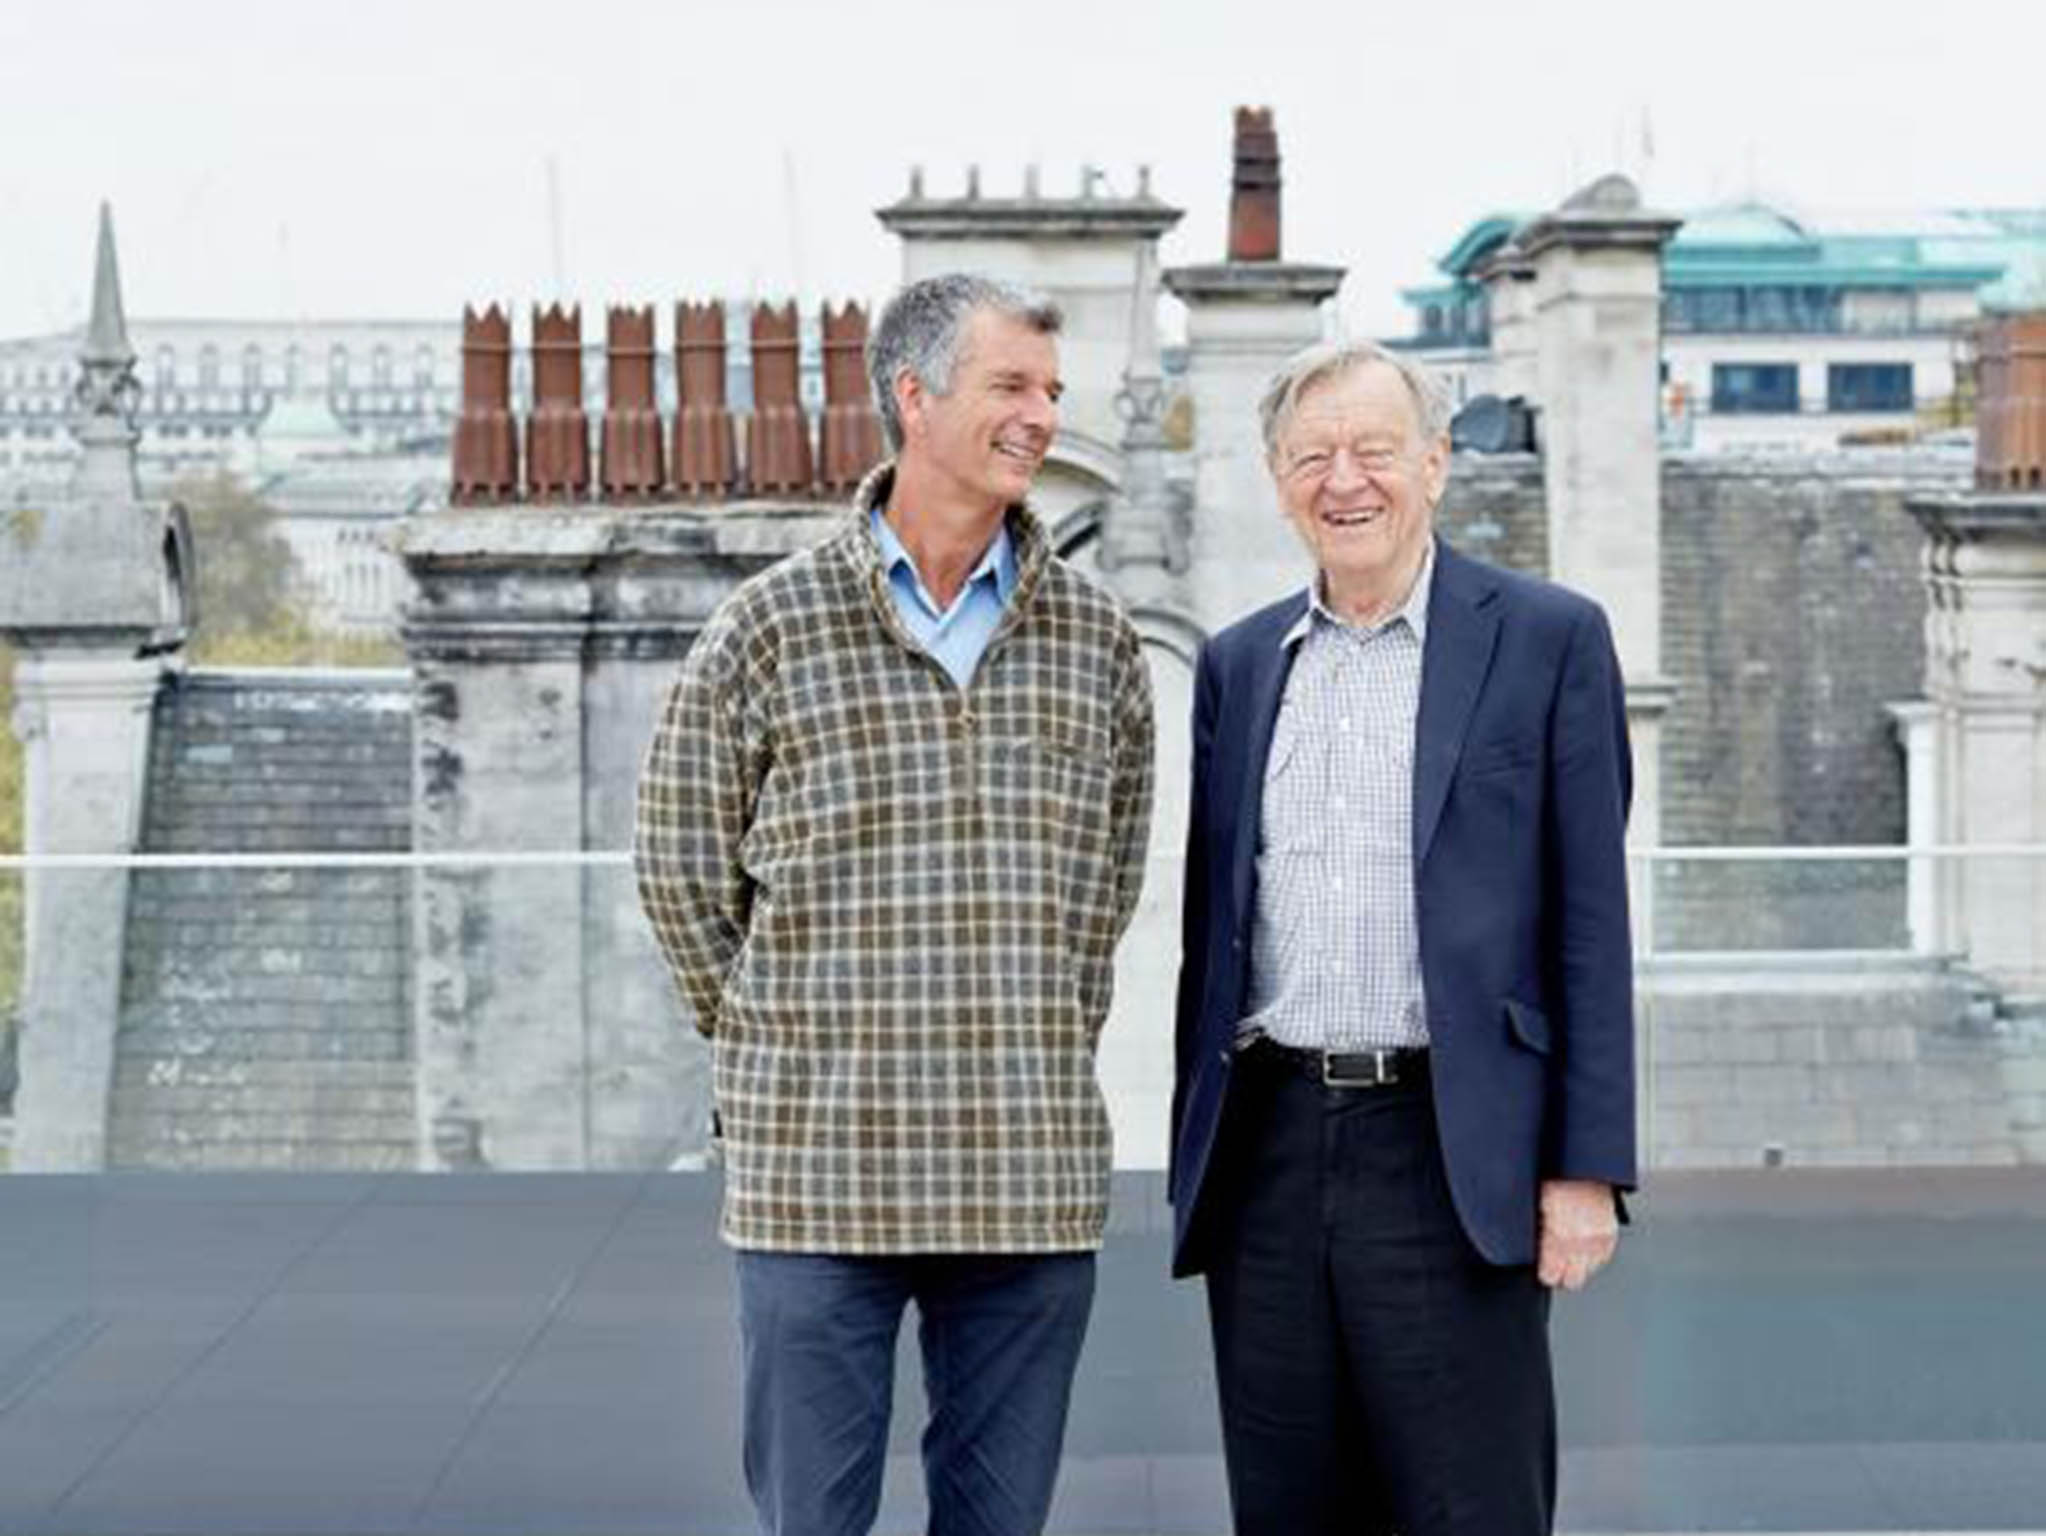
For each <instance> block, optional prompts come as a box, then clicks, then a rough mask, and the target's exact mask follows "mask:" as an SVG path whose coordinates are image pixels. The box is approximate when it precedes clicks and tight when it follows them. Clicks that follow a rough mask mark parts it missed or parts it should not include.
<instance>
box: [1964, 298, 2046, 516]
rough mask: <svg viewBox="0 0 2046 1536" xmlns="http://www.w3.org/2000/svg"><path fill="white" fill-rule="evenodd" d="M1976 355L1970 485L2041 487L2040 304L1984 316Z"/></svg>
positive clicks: (2043, 325)
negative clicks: (1977, 390)
mask: <svg viewBox="0 0 2046 1536" xmlns="http://www.w3.org/2000/svg"><path fill="white" fill-rule="evenodd" d="M1978 356H1979V359H1980V362H1979V368H1980V372H1979V374H1978V378H1979V381H1980V393H1979V394H1978V396H1977V398H1976V404H1975V430H1976V436H1975V484H1976V486H1977V487H1978V488H1979V489H1981V490H1985V491H2039V490H2046V310H2036V309H2035V310H2029V311H2025V312H2022V313H2015V314H2005V315H1998V316H1996V317H1995V318H1994V319H1992V320H1990V321H1989V322H1988V323H1987V324H1986V325H1984V327H1983V329H1982V340H1981V347H1980V351H1979V354H1978Z"/></svg>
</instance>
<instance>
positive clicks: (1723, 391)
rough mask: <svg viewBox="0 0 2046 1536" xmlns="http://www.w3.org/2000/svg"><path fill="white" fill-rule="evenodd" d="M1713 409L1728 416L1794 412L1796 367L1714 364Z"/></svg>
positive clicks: (1786, 365)
mask: <svg viewBox="0 0 2046 1536" xmlns="http://www.w3.org/2000/svg"><path fill="white" fill-rule="evenodd" d="M1712 409H1713V410H1715V411H1718V412H1723V413H1726V414H1729V415H1737V414H1748V413H1763V414H1771V415H1779V414H1786V413H1789V412H1794V411H1795V410H1796V409H1797V364H1795V363H1714V364H1713V365H1712Z"/></svg>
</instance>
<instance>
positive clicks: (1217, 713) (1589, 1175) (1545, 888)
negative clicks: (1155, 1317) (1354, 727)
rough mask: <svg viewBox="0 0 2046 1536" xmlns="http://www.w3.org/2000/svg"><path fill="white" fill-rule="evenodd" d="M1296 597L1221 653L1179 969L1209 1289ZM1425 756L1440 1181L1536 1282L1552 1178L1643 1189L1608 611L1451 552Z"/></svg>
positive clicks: (1622, 760) (1427, 923)
mask: <svg viewBox="0 0 2046 1536" xmlns="http://www.w3.org/2000/svg"><path fill="white" fill-rule="evenodd" d="M1306 604H1307V598H1306V594H1305V593H1304V592H1303V593H1300V594H1298V595H1296V596H1294V597H1290V598H1288V599H1286V600H1285V601H1283V602H1279V603H1274V604H1273V605H1272V606H1270V607H1269V608H1265V609H1262V610H1260V611H1259V612H1257V613H1254V614H1252V615H1251V616H1250V617H1249V618H1247V619H1244V620H1242V621H1241V622H1240V623H1237V624H1235V625H1232V626H1231V627H1230V628H1228V629H1225V630H1223V631H1222V632H1221V633H1219V634H1217V635H1215V636H1214V637H1213V638H1212V639H1210V640H1209V641H1208V642H1207V644H1206V645H1205V646H1203V647H1202V650H1201V656H1200V661H1199V664H1198V667H1197V669H1196V672H1195V679H1194V718H1193V803H1192V810H1191V814H1190V817H1189V821H1188V832H1187V859H1186V904H1185V915H1184V932H1183V948H1182V951H1181V960H1180V976H1179V998H1178V1021H1177V1031H1176V1050H1175V1055H1176V1071H1175V1077H1174V1088H1173V1105H1172V1149H1171V1162H1170V1171H1169V1174H1168V1184H1169V1187H1170V1190H1171V1196H1172V1204H1173V1258H1172V1263H1173V1273H1175V1274H1179V1275H1187V1274H1195V1273H1198V1272H1199V1271H1200V1270H1201V1269H1202V1268H1204V1267H1205V1262H1206V1255H1205V1252H1204V1246H1205V1239H1204V1232H1203V1226H1202V1222H1201V1220H1200V1217H1201V1214H1202V1208H1201V1199H1202V1194H1203V1191H1204V1190H1205V1191H1212V1190H1213V1189H1214V1187H1215V1184H1216V1182H1217V1181H1216V1178H1215V1170H1213V1169H1211V1167H1210V1161H1211V1158H1212V1156H1213V1154H1214V1153H1215V1151H1216V1148H1217V1137H1216V1132H1217V1130H1218V1129H1219V1127H1220V1125H1221V1122H1222V1111H1223V1105H1224V1103H1225V1102H1226V1100H1227V1098H1228V1093H1229V1080H1230V1076H1231V1073H1232V1070H1233V1067H1234V1062H1235V1050H1234V1042H1235V1033H1236V1026H1237V1024H1238V1022H1239V1021H1240V1020H1241V1019H1242V1018H1243V1017H1244V1015H1245V1013H1246V1012H1247V1011H1248V999H1249V982H1250V955H1251V924H1252V923H1253V921H1254V920H1255V918H1256V915H1257V888H1256V886H1257V844H1258V824H1259V820H1260V810H1261V804H1262V797H1263V788H1264V775H1265V759H1266V757H1267V755H1268V754H1269V752H1270V750H1271V744H1272V726H1273V721H1274V720H1275V718H1276V717H1277V714H1278V709H1279V699H1280V695H1281V693H1282V692H1283V690H1284V687H1285V682H1286V673H1287V670H1288V668H1289V667H1290V666H1291V665H1292V652H1293V649H1294V648H1290V647H1287V646H1284V645H1283V644H1282V643H1281V640H1282V637H1283V636H1284V635H1285V633H1286V631H1287V630H1288V629H1289V628H1291V627H1292V625H1293V624H1294V622H1295V621H1296V620H1298V619H1299V617H1300V615H1301V613H1302V611H1303V610H1304V609H1305V607H1306ZM1415 737H1416V740H1415V751H1414V892H1415V898H1416V901H1417V903H1418V907H1419V912H1418V921H1419V928H1420V942H1421V977H1422V984H1423V988H1424V990H1425V991H1426V994H1427V1005H1428V1032H1429V1038H1430V1042H1431V1046H1432V1066H1433V1071H1432V1074H1431V1076H1432V1080H1433V1083H1434V1095H1435V1109H1436V1119H1437V1123H1438V1125H1439V1127H1440V1134H1441V1137H1442V1151H1443V1159H1444V1162H1445V1164H1446V1166H1447V1168H1448V1173H1449V1186H1450V1190H1451V1192H1452V1194H1453V1195H1454V1197H1455V1201H1456V1208H1457V1213H1458V1215H1459V1216H1460V1217H1461V1219H1462V1221H1463V1226H1464V1230H1465V1231H1466V1232H1467V1233H1468V1234H1469V1236H1470V1239H1471V1242H1472V1244H1473V1245H1474V1246H1475V1247H1476V1248H1477V1249H1478V1251H1479V1252H1480V1253H1482V1254H1483V1255H1484V1256H1485V1258H1487V1259H1488V1260H1490V1261H1491V1262H1492V1263H1495V1264H1524V1263H1530V1262H1532V1261H1533V1259H1534V1256H1535V1244H1536V1205H1537V1188H1538V1185H1539V1183H1540V1181H1541V1180H1543V1179H1546V1178H1578V1179H1599V1180H1603V1181H1605V1182H1606V1183H1609V1184H1612V1185H1613V1186H1615V1187H1616V1188H1623V1189H1627V1188H1632V1187H1633V1184H1634V1178H1635V1168H1634V1010H1633V969H1632V957H1631V951H1630V947H1629V943H1628V937H1627V866H1626V855H1625V851H1624V847H1623V839H1624V836H1625V831H1626V819H1627V805H1628V798H1629V795H1630V793H1631V790H1632V765H1631V760H1630V758H1629V755H1628V749H1627V713H1626V694H1625V691H1624V688H1623V686H1622V684H1621V680H1620V668H1619V662H1618V660H1617V658H1616V657H1615V656H1614V654H1613V643H1612V636H1611V633H1610V631H1609V630H1608V629H1607V627H1606V620H1605V615H1604V614H1603V613H1601V612H1600V610H1599V608H1598V606H1597V605H1596V604H1595V603H1593V602H1591V601H1590V600H1589V599H1588V598H1584V597H1581V596H1579V595H1577V594H1576V593H1574V592H1570V591H1567V590H1565V589H1564V588H1561V587H1557V586H1553V585H1550V584H1549V583H1546V582H1541V581H1536V580H1533V579H1531V578H1529V577H1525V576H1518V575H1515V574H1513V573H1511V572H1508V571H1502V570H1498V569H1495V568H1494V567H1491V566H1488V565H1482V564H1480V563H1479V562H1477V561H1475V560H1471V559H1467V558H1466V557H1464V556H1462V555H1459V554H1458V553H1456V551H1455V550H1453V549H1451V548H1450V547H1449V546H1448V544H1446V543H1444V542H1442V541H1441V540H1439V539H1438V540H1437V542H1436V556H1435V583H1434V589H1433V591H1432V592H1431V594H1430V597H1429V602H1428V635H1427V642H1426V645H1425V648H1424V650H1423V653H1422V661H1421V696H1420V713H1419V718H1418V720H1417V722H1416V726H1415Z"/></svg>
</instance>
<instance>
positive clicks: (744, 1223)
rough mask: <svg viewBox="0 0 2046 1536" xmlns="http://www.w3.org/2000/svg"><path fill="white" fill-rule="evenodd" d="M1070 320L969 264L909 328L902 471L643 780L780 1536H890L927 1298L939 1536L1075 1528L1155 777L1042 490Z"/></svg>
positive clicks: (767, 607)
mask: <svg viewBox="0 0 2046 1536" xmlns="http://www.w3.org/2000/svg"><path fill="white" fill-rule="evenodd" d="M1059 324H1060V316H1059V312H1058V310H1057V309H1056V308H1055V307H1054V306H1053V305H1051V304H1049V303H1047V302H1045V301H1043V300H1040V299H1037V298H1035V297H1033V296H1031V295H1028V294H1024V293H1021V292H1018V291H1016V290H1014V289H1012V288H1009V287H1007V286H1005V285H1002V284H999V283H994V282H991V281H988V280H986V279H983V278H978V277H971V276H964V275H952V276H945V277H936V278H930V279H926V280H924V281H921V282H917V283H913V284H911V285H910V286H908V287H906V288H904V289H903V290H902V291H901V292H900V293H899V294H898V295H897V296H896V297H895V298H894V299H893V300H892V301H891V302H890V303H889V305H888V306H887V308H886V309H885V310H883V312H882V314H881V317H880V320H879V322H878V324H877V325H876V327H875V330H874V335H873V339H872V341H871V343H870V345H869V355H868V367H869V372H870V374H871V376H872V380H873V385H874V394H875V399H876V403H877V405H878V407H879V409H880V414H881V421H882V426H883V430H884V431H885V433H886V435H887V438H888V442H889V445H890V447H891V449H892V450H893V451H894V453H895V459H894V461H893V462H892V463H890V464H885V465H883V466H882V467H881V468H879V469H877V470H876V471H875V472H874V474H872V475H871V476H869V477H868V479H867V482H866V483H865V484H864V485H863V486H862V487H861V488H860V491H859V492H858V494H857V495H856V497H855V499H854V505H853V508H852V510H851V513H850V515H849V516H848V517H847V519H846V521H845V523H844V525H843V526H842V527H841V528H840V529H839V530H838V531H837V532H836V533H835V534H834V535H833V536H832V537H830V538H828V539H827V540H826V541H825V542H823V543H822V544H820V545H818V546H817V547H816V548H814V549H811V550H809V551H806V552H805V553H802V554H799V555H796V556H794V557H792V558H790V559H788V560H785V561H783V562H781V563H780V564H779V565H777V566H775V567H774V568H773V569H771V570H769V571H766V572H764V573H762V574H761V575H759V576H757V577H755V578H753V579H752V580H750V581H748V582H746V583H745V584H744V585H743V586H741V587H740V588H739V589H738V590H737V591H736V592H734V593H733V594H732V595H731V597H730V598H728V599H727V600H726V601H725V603H724V604H723V605H722V606H721V607H720V608H719V609H718V611H717V612H716V614H714V615H713V616H712V618H711V620H710V622H709V624H708V625H707V626H706V627H705V629H704V632H703V634H702V635H701V636H700V637H699V638H698V639H697V641H696V643H695V644H694V645H693V646H692V647H691V649H690V651H689V654H688V656H687V658H686V659H685V660H684V662H683V665H682V669H681V673H680V676H679V678H678V679H677V681H676V684H675V687H674V690H673V693H672V694H671V696H670V698H669V701H668V705H667V710H666V713H665V714H664V716H663V718H662V720H661V722H660V726H659V729H658V731H657V732H656V734H655V738H654V742H653V746H652V748H651V750H650V752H649V754H648V758H647V763H646V769H645V773H644V775H643V777H642V780H641V784H640V804H639V832H638V850H637V851H638V870H639V883H640V893H641V899H642V901H643V903H644V905H645V907H646V911H647V914H648V916H649V918H650V919H651V920H652V923H653V926H654V931H655V933H656V935H657V936H658V938H659V940H660V943H661V947H662V949H663V951H664V952H665V954H666V955H667V958H668V961H669V964H670V965H671V967H672V968H673V970H674V973H675V978H676V981H677V984H678V985H679V987H680V988H681V991H682V993H683V995H684V996H685V998H686V999H687V1000H688V1002H689V1005H690V1007H691V1008H692V1009H693V1010H694V1013H695V1016H696V1021H697V1027H698V1028H699V1029H701V1030H702V1031H703V1032H704V1033H705V1034H706V1035H709V1036H710V1037H711V1040H712V1055H713V1072H714V1084H715V1087H714V1092H715V1100H716V1104H717V1109H718V1113H719V1116H720V1119H721V1122H722V1126H723V1132H724V1139H725V1164H726V1186H725V1205H724V1222H723V1230H724V1236H725V1239H726V1240H727V1241H728V1242H729V1243H731V1244H732V1246H733V1247H734V1248H736V1249H737V1250H738V1280H739V1312H740V1328H741V1334H742V1337H743V1342H744V1352H745V1376H746V1388H745V1397H746V1402H745V1447H746V1448H745V1458H746V1476H747V1482H748V1485H749V1487H750V1488H751V1490H752V1493H753V1498H754V1502H755V1505H756V1506H757V1508H758V1510H759V1513H760V1518H761V1523H762V1527H763V1529H765V1530H767V1531H770V1532H802V1533H806V1536H807V1533H824V1532H830V1533H837V1532H863V1531H866V1530H868V1529H869V1528H870V1527H871V1525H872V1523H873V1519H874V1515H875V1510H876V1507H877V1505H878V1502H879V1497H880V1488H881V1468H882V1462H883V1458H884V1454H885V1451H886V1443H887V1429H888V1411H889V1399H890V1392H891V1386H892V1374H893V1365H894V1354H895V1336H896V1332H897V1329H898V1328H899V1326H900V1322H901V1317H902V1312H903V1307H904V1305H905V1303H907V1302H909V1301H912V1300H913V1301H915V1303H916V1305H917V1312H918V1315H919V1319H920V1336H921V1341H922V1345H923V1357H924V1370H925V1382H926V1389H927V1393H928V1396H929V1399H930V1407H931V1418H930V1424H929V1427H928V1429H927V1430H926V1432H925V1435H924V1442H923V1449H924V1464H925V1477H926V1483H927V1488H928V1493H929V1501H930V1506H931V1527H930V1528H931V1530H932V1531H934V1532H952V1531H957V1532H967V1531H972V1532H998V1533H1010V1532H1015V1533H1024V1532H1036V1531H1039V1530H1041V1529H1042V1527H1043V1523H1044V1519H1045V1514H1046V1511H1047V1510H1048V1508H1049V1505H1050V1501H1051V1490H1052V1484H1053V1480H1054V1478H1055V1475H1056V1472H1057V1467H1058V1457H1059V1448H1060V1443H1061V1441H1062V1439H1063V1436H1064V1428H1065V1416H1066V1405H1067V1400H1068V1397H1069V1394H1070V1389H1071V1384H1072V1376H1073V1367H1074V1365H1075V1363H1076V1361H1077V1359H1078V1356H1079V1350H1080V1343H1081V1340H1082V1338H1083V1336H1084V1334H1085V1331H1086V1323H1087V1314H1088V1310H1089V1307H1090V1305H1091V1303H1092V1300H1093V1289H1094V1257H1093V1256H1094V1250H1095V1249H1097V1248H1098V1247H1099V1246H1100V1242H1101V1234H1102V1229H1103V1226H1104V1224H1105V1220H1106V1214H1107V1199H1108V1174H1109V1164H1110V1156H1109V1154H1110V1147H1109V1126H1108V1116H1107V1111H1106V1108H1105V1106H1104V1104H1103V1101H1102V1097H1101V1092H1100V1088H1099V1086H1098V1084H1097V1083H1096V1080H1095V1075H1094V1046H1095V1041H1096V1038H1097V1036H1098V1034H1099V1032H1100V1029H1101V1025H1102V1021H1103V1019H1104V1018H1105V1017H1106V1015H1107V1013H1108V1004H1109V993H1110V988H1111V984H1112V980H1113V974H1114V956H1115V945H1116V940H1117V938H1118V937H1119V936H1120V934H1121V933H1122V930H1123V928H1124V927H1125V926H1126V925H1127V923H1128V921H1129V918H1130V915H1131V913H1132V912H1133V911H1134V910H1135V907H1136V902H1137V891H1138V885H1139V882H1140V880H1141V878H1142V873H1143V861H1144V851H1145V842H1146V838H1147V832H1148V825H1149V817H1150V804H1151V756H1152V717H1151V691H1150V681H1149V675H1148V673H1147V671H1146V666H1145V662H1144V659H1143V656H1142V654H1141V651H1140V647H1139V642H1138V638H1137V635H1136V632H1135V630H1134V629H1133V628H1132V627H1131V625H1130V623H1129V621H1128V620H1127V618H1125V617H1124V615H1123V614H1122V612H1121V610H1120V609H1118V608H1117V607H1116V605H1115V603H1114V602H1113V601H1112V600H1111V599H1110V598H1108V597H1107V596H1105V595H1104V594H1103V593H1102V592H1100V591H1099V590H1098V589H1097V588H1095V587H1094V586H1093V585H1092V584H1091V583H1089V582H1088V581H1087V580H1086V578H1084V577H1083V576H1081V575H1080V574H1079V573H1077V572H1076V571H1074V570H1073V569H1072V568H1071V567H1069V566H1068V565H1066V564H1065V563H1064V562H1063V561H1061V560H1060V559H1058V558H1057V557H1056V556H1055V555H1054V554H1053V553H1052V551H1051V549H1050V547H1049V544H1048V542H1047V540H1046V536H1045V532H1044V529H1043V527H1042V526H1041V525H1040V523H1039V522H1038V520H1037V518H1036V517H1035V516H1034V515H1033V514H1032V513H1031V511H1030V510H1029V508H1028V507H1027V506H1025V504H1024V500H1023V498H1024V494H1025V493H1026V492H1027V491H1028V489H1029V487H1030V483H1031V481H1032V479H1033V478H1034V477H1035V475H1036V472H1037V469H1038V466H1039V465H1040V464H1041V463H1042V462H1043V460H1044V456H1045V453H1046V451H1047V450H1048V449H1049V448H1050V446H1051V442H1052V436H1053V434H1054V432H1055V431H1056V430H1057V426H1058V398H1059V393H1060V384H1059V377H1058V352H1057V346H1056V343H1055V341H1054V337H1055V336H1056V334H1057V332H1058V329H1059Z"/></svg>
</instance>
